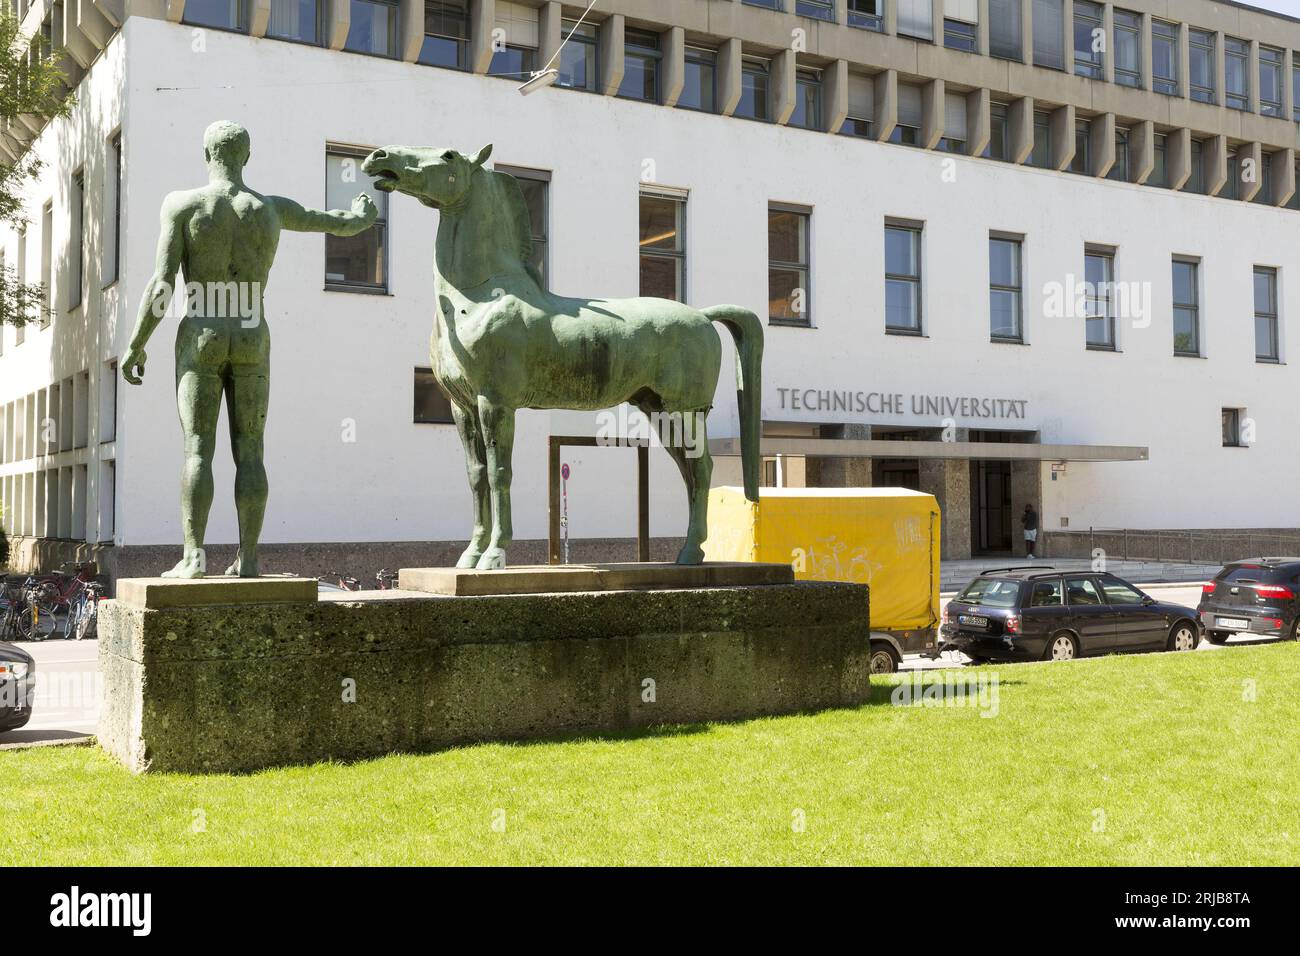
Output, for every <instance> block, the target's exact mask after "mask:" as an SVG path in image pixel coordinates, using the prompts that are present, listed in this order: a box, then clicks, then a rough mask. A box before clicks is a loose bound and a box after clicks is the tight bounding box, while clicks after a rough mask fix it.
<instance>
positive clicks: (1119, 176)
mask: <svg viewBox="0 0 1300 956" xmlns="http://www.w3.org/2000/svg"><path fill="white" fill-rule="evenodd" d="M1106 178H1107V179H1113V180H1115V182H1118V183H1126V182H1128V181H1129V175H1128V130H1126V129H1117V130H1115V165H1114V166H1112V167H1111V168H1110V172H1109V173H1107V174H1106Z"/></svg>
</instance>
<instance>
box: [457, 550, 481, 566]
mask: <svg viewBox="0 0 1300 956" xmlns="http://www.w3.org/2000/svg"><path fill="white" fill-rule="evenodd" d="M482 554H483V552H482V551H475V550H474V549H473V548H466V549H465V553H464V554H462V555H461V556H460V560H459V561H457V562H456V567H458V568H476V567H478V559H479V558H480V557H481V556H482Z"/></svg>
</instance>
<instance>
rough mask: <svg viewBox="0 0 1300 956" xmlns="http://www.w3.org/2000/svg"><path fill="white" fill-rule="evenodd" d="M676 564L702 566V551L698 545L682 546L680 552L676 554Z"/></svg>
mask: <svg viewBox="0 0 1300 956" xmlns="http://www.w3.org/2000/svg"><path fill="white" fill-rule="evenodd" d="M677 563H678V564H703V563H704V549H703V548H701V547H700V546H699V545H698V544H687V545H683V546H682V550H681V551H679V552H677Z"/></svg>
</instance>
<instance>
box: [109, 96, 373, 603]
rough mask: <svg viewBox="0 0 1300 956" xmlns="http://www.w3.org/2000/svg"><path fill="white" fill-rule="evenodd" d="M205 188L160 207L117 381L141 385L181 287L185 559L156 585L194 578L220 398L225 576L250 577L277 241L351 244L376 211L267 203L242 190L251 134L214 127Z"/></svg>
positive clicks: (263, 492) (361, 201) (358, 202)
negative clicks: (234, 540) (230, 552)
mask: <svg viewBox="0 0 1300 956" xmlns="http://www.w3.org/2000/svg"><path fill="white" fill-rule="evenodd" d="M203 157H204V159H205V160H206V161H207V165H208V183H207V185H206V186H200V187H199V188H198V189H190V190H184V191H181V192H173V193H169V194H168V195H167V198H166V199H165V200H164V201H163V206H162V217H161V218H162V235H161V237H160V238H159V240H158V257H157V264H156V266H155V268H154V274H153V278H152V279H151V280H150V281H149V285H148V287H147V288H146V289H145V294H144V298H143V300H142V301H141V303H140V312H139V316H138V318H137V319H136V325H135V330H134V332H133V333H132V335H131V344H130V350H129V351H128V352H127V355H126V358H125V359H124V360H123V362H122V375H123V377H124V378H125V379H126V380H127V381H128V382H130V383H131V384H132V385H139V384H140V382H141V376H143V374H144V366H145V358H146V357H145V351H144V347H145V345H146V344H147V343H148V341H149V336H150V335H152V334H153V331H154V329H155V328H157V326H158V323H159V322H160V321H161V320H162V317H163V315H164V313H165V312H166V309H167V304H168V302H170V301H171V297H172V292H173V288H174V287H173V284H172V282H173V279H175V277H176V273H177V270H178V269H179V270H180V271H181V272H182V273H183V274H184V276H185V299H186V309H185V316H184V318H182V319H181V322H180V328H179V329H178V330H177V334H176V402H177V405H178V406H179V409H180V417H181V428H182V429H183V431H184V433H185V466H184V471H183V473H182V478H181V523H182V528H183V532H184V537H185V553H184V554H183V555H182V557H181V560H180V561H179V562H178V563H177V564H176V566H175V567H174V568H172V569H171V570H170V571H167V572H165V573H164V575H163V576H164V577H175V578H200V577H203V576H204V574H205V572H206V562H205V558H204V550H203V541H204V533H205V531H206V529H207V524H208V512H209V510H210V509H211V507H212V455H213V452H214V451H215V448H216V431H217V419H218V417H219V415H220V412H221V400H222V397H223V395H224V397H225V401H226V411H227V415H228V416H229V419H230V444H231V449H232V451H233V453H234V458H235V469H236V470H235V507H236V510H237V511H238V514H239V553H238V556H237V557H236V558H235V563H234V564H232V565H231V566H230V567H229V568H228V569H227V570H226V574H230V575H238V576H239V577H246V578H252V577H257V573H258V571H257V543H258V538H259V536H260V535H261V532H262V518H263V516H264V514H265V512H266V496H267V481H266V468H265V465H264V463H263V448H262V434H263V431H264V430H265V427H266V412H267V399H268V397H269V393H270V374H271V373H270V356H271V335H270V332H269V330H268V329H267V326H266V321H265V318H264V316H263V310H262V291H263V289H265V287H266V280H267V276H268V275H269V273H270V271H271V264H272V262H273V261H274V259H275V250H276V245H277V244H278V243H279V240H280V231H281V230H282V229H288V230H291V231H294V232H326V233H330V234H332V235H336V236H353V235H356V234H357V233H360V232H363V231H364V230H366V229H368V228H369V227H370V225H371V224H372V223H373V222H374V220H375V217H376V215H377V214H378V210H377V209H376V207H375V204H374V202H372V201H371V199H370V197H369V196H367V195H365V194H364V193H362V194H361V195H358V196H357V198H356V199H355V200H354V201H353V203H352V210H351V211H350V212H344V211H342V210H331V211H329V212H322V211H320V210H315V209H305V208H304V207H302V206H301V205H299V204H298V203H296V202H294V201H293V200H292V199H286V198H284V197H283V196H263V195H261V194H260V193H257V192H255V191H253V190H252V189H249V188H248V187H247V186H246V185H244V179H243V169H244V166H245V164H246V163H247V162H248V157H249V141H248V131H247V130H245V129H244V128H243V127H242V126H239V125H237V124H235V123H230V122H225V121H220V122H216V123H213V124H212V125H211V126H209V127H208V129H207V131H206V133H204V137H203Z"/></svg>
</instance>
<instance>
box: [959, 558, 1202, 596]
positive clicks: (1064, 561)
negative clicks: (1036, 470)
mask: <svg viewBox="0 0 1300 956" xmlns="http://www.w3.org/2000/svg"><path fill="white" fill-rule="evenodd" d="M1009 567H1044V568H1056V569H1058V570H1062V571H1091V570H1093V567H1092V560H1091V559H1090V558H1037V559H1035V560H1033V561H1030V560H1029V559H1028V558H975V559H969V560H963V561H944V562H943V563H942V565H941V567H940V572H939V590H940V591H941V592H943V593H945V594H946V593H948V592H955V591H960V590H961V589H962V588H964V587H965V586H966V585H967V584H969V583H970V582H971V580H972V579H973V578H974V577H975V576H976V575H978V574H980V573H981V572H982V571H985V570H988V569H991V568H1009ZM1221 567H1222V565H1219V564H1184V563H1176V562H1167V561H1165V562H1162V561H1141V560H1136V559H1134V560H1131V561H1114V560H1112V561H1107V562H1106V567H1105V570H1107V571H1109V572H1110V573H1111V574H1115V575H1118V576H1119V577H1121V578H1123V579H1124V580H1125V581H1130V582H1132V583H1133V584H1171V583H1194V582H1198V581H1207V580H1209V579H1210V578H1212V577H1214V575H1216V574H1217V573H1218V572H1219V569H1220V568H1221Z"/></svg>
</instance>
